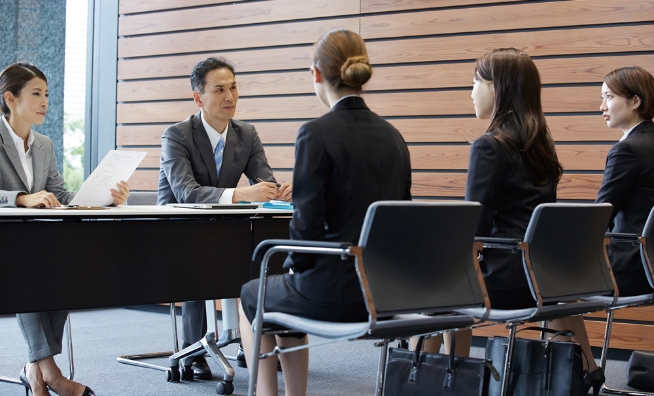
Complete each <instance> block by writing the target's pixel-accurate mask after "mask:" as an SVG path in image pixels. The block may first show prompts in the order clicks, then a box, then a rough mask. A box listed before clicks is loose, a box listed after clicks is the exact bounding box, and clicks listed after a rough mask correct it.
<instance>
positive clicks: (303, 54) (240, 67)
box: [118, 45, 312, 80]
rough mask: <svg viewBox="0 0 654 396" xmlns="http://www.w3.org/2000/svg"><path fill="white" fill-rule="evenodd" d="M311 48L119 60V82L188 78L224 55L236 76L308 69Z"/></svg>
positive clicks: (296, 47) (297, 47) (307, 46)
mask: <svg viewBox="0 0 654 396" xmlns="http://www.w3.org/2000/svg"><path fill="white" fill-rule="evenodd" d="M311 48H312V47H311V46H310V45H300V46H293V47H283V48H272V49H260V50H249V51H248V50H246V51H219V52H212V53H202V54H192V55H173V56H161V57H156V58H136V59H120V60H119V61H118V79H119V80H136V79H147V78H160V77H179V76H183V77H185V78H188V77H189V76H190V75H191V69H193V65H195V64H196V63H198V62H199V61H201V60H203V59H206V58H208V57H210V56H224V57H225V58H227V59H229V60H230V61H231V62H232V64H234V67H235V69H236V73H237V75H238V73H243V72H251V71H265V70H268V71H271V70H288V69H305V70H309V66H311Z"/></svg>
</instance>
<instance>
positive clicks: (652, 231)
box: [640, 208, 654, 288]
mask: <svg viewBox="0 0 654 396" xmlns="http://www.w3.org/2000/svg"><path fill="white" fill-rule="evenodd" d="M643 236H644V237H645V244H644V245H642V246H641V248H640V257H641V259H642V260H643V264H644V265H645V275H647V280H648V281H649V285H650V286H651V287H652V288H654V279H653V278H652V273H651V272H650V271H649V268H648V267H647V264H646V259H647V258H649V262H650V263H651V264H652V265H654V261H652V260H654V208H652V210H651V211H650V212H649V217H647V222H645V228H643ZM646 256H647V257H646Z"/></svg>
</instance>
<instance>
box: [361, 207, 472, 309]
mask: <svg viewBox="0 0 654 396" xmlns="http://www.w3.org/2000/svg"><path fill="white" fill-rule="evenodd" d="M481 211H482V206H481V205H480V204H479V203H476V202H456V203H423V202H412V201H380V202H375V203H374V204H372V205H371V206H370V207H369V208H368V212H367V214H366V218H365V221H364V225H363V230H362V232H361V238H360V241H359V246H361V247H362V248H363V262H364V266H365V271H366V276H367V279H368V283H369V286H370V291H371V293H372V298H373V301H374V304H375V308H376V311H377V315H378V316H385V315H393V314H397V313H410V312H443V311H448V310H451V308H453V307H479V306H483V304H484V298H483V295H482V291H481V287H480V285H479V280H478V277H477V273H476V272H475V268H474V264H473V253H472V247H473V243H474V236H475V232H476V230H477V224H478V223H479V218H480V216H481Z"/></svg>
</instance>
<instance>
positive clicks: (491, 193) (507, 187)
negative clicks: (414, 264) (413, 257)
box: [465, 48, 563, 309]
mask: <svg viewBox="0 0 654 396" xmlns="http://www.w3.org/2000/svg"><path fill="white" fill-rule="evenodd" d="M471 96H472V100H473V103H474V106H475V113H476V115H477V118H481V119H490V123H489V125H488V128H487V130H486V133H485V134H484V135H482V136H481V137H479V138H478V139H477V140H475V141H474V142H473V143H472V146H471V147H470V160H469V161H470V162H469V166H468V180H467V184H466V197H465V199H466V200H467V201H477V202H480V203H482V204H483V205H484V211H483V215H482V218H481V221H480V223H479V227H478V228H477V235H478V236H487V237H497V238H523V237H524V235H525V232H526V230H527V225H528V224H529V220H530V219H531V214H532V212H533V211H534V209H535V208H536V206H537V205H539V204H542V203H548V202H556V187H557V184H558V182H559V179H560V178H561V174H562V172H563V169H562V167H561V165H560V164H559V161H558V159H557V156H556V151H555V149H554V141H553V140H552V137H551V136H550V133H549V130H548V128H547V123H546V121H545V115H544V114H543V109H542V105H541V85H540V76H539V74H538V69H537V68H536V65H535V64H534V62H533V61H532V60H531V58H530V57H529V55H527V54H525V53H524V52H522V51H519V50H517V49H515V48H506V49H498V50H495V51H491V52H489V53H487V54H486V55H484V56H482V57H481V58H479V59H478V60H477V63H476V64H475V67H474V72H473V89H472V95H471ZM480 264H481V267H482V271H483V273H484V280H485V282H486V288H487V289H488V294H489V297H490V300H491V306H492V307H493V308H504V309H518V308H525V307H529V306H533V304H534V299H533V297H532V296H531V291H530V290H529V286H528V284H527V279H526V277H525V273H524V270H523V267H522V255H521V253H520V252H512V251H511V250H504V249H485V250H484V251H483V252H482V254H481V257H480Z"/></svg>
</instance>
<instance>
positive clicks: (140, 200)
mask: <svg viewBox="0 0 654 396" xmlns="http://www.w3.org/2000/svg"><path fill="white" fill-rule="evenodd" d="M126 204H127V205H156V204H157V192H156V191H130V193H129V198H127V202H126Z"/></svg>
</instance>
